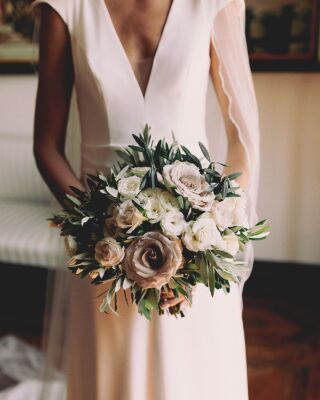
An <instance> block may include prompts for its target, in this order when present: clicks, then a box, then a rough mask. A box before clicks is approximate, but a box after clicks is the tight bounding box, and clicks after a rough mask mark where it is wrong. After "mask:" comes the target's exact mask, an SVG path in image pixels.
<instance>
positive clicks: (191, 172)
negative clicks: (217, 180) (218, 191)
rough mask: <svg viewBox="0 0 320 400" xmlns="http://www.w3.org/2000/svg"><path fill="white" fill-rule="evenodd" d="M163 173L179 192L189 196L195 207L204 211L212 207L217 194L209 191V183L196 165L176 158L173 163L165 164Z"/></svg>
mask: <svg viewBox="0 0 320 400" xmlns="http://www.w3.org/2000/svg"><path fill="white" fill-rule="evenodd" d="M162 173H163V177H164V178H165V179H166V180H167V181H168V183H169V184H170V185H171V186H175V188H176V191H177V192H178V193H179V194H181V195H182V196H184V197H187V199H188V200H189V202H190V204H191V205H192V206H193V207H194V208H197V209H199V210H202V211H209V210H210V209H211V206H212V204H213V202H214V199H215V196H214V194H213V193H212V192H208V189H209V184H208V183H207V182H206V180H205V177H204V176H203V175H202V174H201V173H200V170H199V168H198V167H197V166H196V165H194V164H191V163H189V162H182V161H179V160H176V161H175V162H174V163H173V164H170V165H165V166H164V167H163V172H162Z"/></svg>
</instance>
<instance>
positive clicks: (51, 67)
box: [33, 4, 84, 205]
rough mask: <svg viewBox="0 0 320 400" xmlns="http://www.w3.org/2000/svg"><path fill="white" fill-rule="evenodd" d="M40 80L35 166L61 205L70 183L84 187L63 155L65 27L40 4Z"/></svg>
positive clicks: (69, 72) (67, 89) (68, 58)
mask: <svg viewBox="0 0 320 400" xmlns="http://www.w3.org/2000/svg"><path fill="white" fill-rule="evenodd" d="M41 7H42V9H41V24H40V43H39V46H40V59H39V81H38V88H37V97H36V111H35V121H34V141H33V153H34V157H35V160H36V163H37V167H38V169H39V171H40V173H41V175H42V177H43V179H44V180H45V182H46V183H47V185H48V187H49V189H50V190H51V191H52V193H53V194H54V196H55V197H56V199H57V200H58V201H59V203H60V204H61V205H63V202H62V200H63V197H64V193H65V192H67V193H70V194H72V191H71V190H70V189H69V186H75V187H77V188H79V189H81V190H84V186H83V184H82V183H81V181H80V180H79V179H78V178H77V176H76V174H75V172H74V171H73V169H72V167H71V166H70V164H69V162H68V160H67V158H66V157H65V139H66V128H67V123H68V115H69V108H70V100H71V94H72V88H73V84H74V75H73V62H72V53H71V44H70V37H69V33H68V28H67V26H66V24H65V23H64V21H63V20H62V19H61V17H60V16H59V14H58V13H57V12H56V11H55V10H53V8H52V7H50V6H49V5H47V4H41Z"/></svg>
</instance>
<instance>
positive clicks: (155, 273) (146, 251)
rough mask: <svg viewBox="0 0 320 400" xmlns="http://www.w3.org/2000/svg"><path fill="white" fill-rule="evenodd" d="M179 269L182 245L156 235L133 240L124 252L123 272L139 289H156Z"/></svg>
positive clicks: (181, 261)
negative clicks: (124, 271)
mask: <svg viewBox="0 0 320 400" xmlns="http://www.w3.org/2000/svg"><path fill="white" fill-rule="evenodd" d="M182 266H183V256H182V243H181V241H180V239H178V238H169V237H167V236H165V235H163V234H162V233H160V232H147V233H145V234H144V235H142V236H140V237H138V238H136V239H134V240H133V241H132V242H131V244H130V245H129V247H128V248H127V249H126V251H125V257H124V261H123V268H124V269H125V270H126V273H127V276H128V278H129V279H131V280H133V281H135V282H136V283H137V285H138V286H140V287H141V288H143V289H147V288H156V289H160V288H161V286H163V285H164V284H165V283H167V282H169V280H170V278H171V277H172V276H173V275H174V274H175V273H176V271H177V269H178V268H181V267H182Z"/></svg>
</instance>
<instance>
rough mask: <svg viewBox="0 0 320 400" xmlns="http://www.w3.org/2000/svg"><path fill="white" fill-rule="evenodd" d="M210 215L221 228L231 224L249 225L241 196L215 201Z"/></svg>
mask: <svg viewBox="0 0 320 400" xmlns="http://www.w3.org/2000/svg"><path fill="white" fill-rule="evenodd" d="M211 214H212V217H213V219H214V221H215V223H216V224H217V226H218V227H219V228H220V229H221V230H225V229H227V228H230V227H231V226H243V227H245V228H248V227H249V223H248V216H247V212H246V208H245V199H244V198H243V197H227V198H225V199H224V200H222V201H217V202H215V203H214V204H213V206H212V209H211Z"/></svg>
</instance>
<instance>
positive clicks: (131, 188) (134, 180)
mask: <svg viewBox="0 0 320 400" xmlns="http://www.w3.org/2000/svg"><path fill="white" fill-rule="evenodd" d="M140 184H141V178H139V177H138V176H129V177H128V178H122V179H120V181H119V182H118V192H119V193H120V194H121V196H122V197H123V198H125V199H132V198H133V197H135V196H136V195H137V194H138V193H139V192H140Z"/></svg>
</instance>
